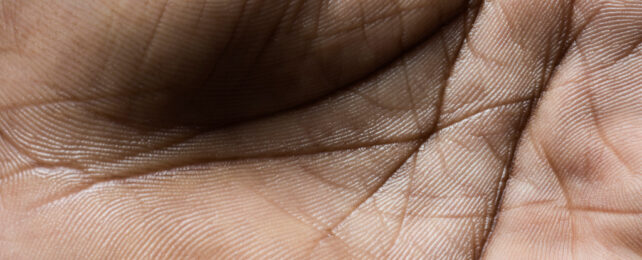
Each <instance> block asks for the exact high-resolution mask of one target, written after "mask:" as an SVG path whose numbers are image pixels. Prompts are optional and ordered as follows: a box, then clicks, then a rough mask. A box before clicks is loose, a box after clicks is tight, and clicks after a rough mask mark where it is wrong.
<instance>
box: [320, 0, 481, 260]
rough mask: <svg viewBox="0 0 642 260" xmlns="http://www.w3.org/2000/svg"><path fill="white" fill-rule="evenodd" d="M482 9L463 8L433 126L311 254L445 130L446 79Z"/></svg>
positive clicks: (476, 4)
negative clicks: (459, 37) (458, 39)
mask: <svg viewBox="0 0 642 260" xmlns="http://www.w3.org/2000/svg"><path fill="white" fill-rule="evenodd" d="M482 7H483V1H481V2H480V1H476V0H470V1H468V2H467V3H466V5H465V6H464V11H463V14H462V15H464V21H465V22H466V23H465V24H464V30H463V31H462V34H463V37H462V40H461V42H460V43H459V44H458V48H457V53H456V54H455V56H454V58H453V59H452V60H451V61H449V63H450V66H449V69H447V70H446V73H445V74H444V84H443V86H442V87H440V88H439V95H438V100H437V103H436V108H435V110H436V113H435V120H434V123H433V125H432V126H431V128H430V131H428V132H427V133H425V134H424V135H423V136H422V137H420V138H418V140H419V141H418V143H417V145H416V147H414V148H413V150H412V151H411V152H410V153H409V154H408V155H407V156H405V157H404V158H403V160H401V161H400V163H399V164H398V165H396V166H395V167H394V168H393V170H391V171H390V172H389V173H388V174H386V175H385V176H384V177H383V179H382V181H381V182H380V183H379V184H377V186H375V187H373V189H372V191H371V192H369V193H368V194H367V195H366V196H364V198H363V199H361V200H360V201H358V203H357V204H356V205H355V206H354V207H353V209H352V210H350V211H349V212H348V213H347V214H346V215H345V216H344V217H343V218H341V219H340V220H339V221H338V222H337V223H336V224H334V225H332V226H330V227H329V228H328V229H326V231H327V233H329V234H330V235H331V236H322V237H321V238H320V239H318V240H317V241H314V244H315V246H313V248H312V250H311V253H312V252H313V251H314V249H316V248H317V247H318V246H319V245H320V242H321V241H323V239H325V238H328V237H334V238H338V237H337V236H336V231H335V229H336V228H338V227H340V226H341V224H343V223H344V222H345V221H346V220H347V219H348V218H349V217H350V216H351V215H352V214H354V212H355V211H357V210H358V209H359V208H360V207H361V206H362V205H363V204H364V203H365V202H367V201H368V200H369V199H370V198H371V197H372V196H374V195H375V194H376V193H377V192H378V191H379V190H380V189H381V188H382V187H383V186H385V184H386V183H387V182H388V181H389V180H390V178H392V176H394V175H395V173H397V172H398V171H399V170H400V169H401V168H402V167H403V166H404V165H405V164H406V163H408V162H409V160H410V159H412V158H413V157H415V156H416V155H417V154H418V153H419V152H420V150H421V148H422V147H423V146H424V144H425V143H426V142H427V141H428V140H430V139H431V138H433V137H434V136H435V135H437V134H438V133H439V132H440V130H442V129H444V128H445V127H439V120H440V118H441V113H442V107H443V102H444V95H445V94H446V88H447V87H448V83H449V81H448V79H449V78H450V77H451V75H452V73H453V72H454V69H455V66H456V65H457V62H458V61H459V57H460V54H461V50H462V49H463V46H464V44H465V42H466V41H467V38H468V35H469V34H470V31H471V29H472V28H473V26H474V24H475V21H476V18H477V16H478V14H479V11H480V10H481V9H482ZM471 15H472V17H469V16H471ZM457 17H459V16H457ZM469 19H470V20H469ZM468 21H469V22H468ZM412 49H414V48H411V49H410V51H412ZM404 56H405V55H402V56H399V57H400V58H401V59H403V57H404ZM445 56H446V58H448V55H447V53H446V55H445ZM398 59H399V58H397V59H395V61H396V60H398ZM376 72H378V71H376ZM376 72H375V73H376ZM373 75H376V74H373ZM456 123H457V122H456Z"/></svg>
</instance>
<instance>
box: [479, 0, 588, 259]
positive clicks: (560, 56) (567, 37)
mask: <svg viewBox="0 0 642 260" xmlns="http://www.w3.org/2000/svg"><path fill="white" fill-rule="evenodd" d="M569 1H570V2H569V4H568V6H567V7H566V8H567V10H568V11H567V14H566V19H565V20H564V21H565V22H564V23H562V27H563V28H564V29H563V30H560V31H561V33H562V37H561V38H562V42H566V44H564V45H563V46H562V48H561V49H560V50H559V51H558V53H557V54H556V55H555V57H554V58H553V61H552V64H551V65H550V70H547V71H545V73H543V74H542V80H541V82H542V85H540V86H538V88H537V91H536V92H535V93H536V94H535V95H534V96H533V97H532V100H531V101H530V102H529V106H528V108H527V110H526V115H525V116H524V117H523V118H522V121H521V122H520V125H519V127H518V129H519V130H518V134H517V140H516V141H515V142H513V143H514V144H513V147H512V149H510V155H509V157H508V158H509V159H508V162H509V164H508V165H507V166H506V168H505V170H504V173H503V174H502V176H501V178H500V182H499V184H498V188H497V190H498V191H497V196H496V200H495V204H494V205H495V206H494V209H493V211H492V213H491V219H492V222H491V224H490V227H489V228H488V231H487V234H486V237H485V238H484V239H483V240H482V247H481V251H480V252H479V254H478V255H477V257H476V258H478V259H481V258H483V256H484V255H485V253H486V248H487V245H488V242H489V241H490V240H491V239H492V236H493V231H494V229H495V227H496V226H497V221H498V216H499V214H498V213H499V212H500V210H501V205H502V201H503V197H504V194H505V191H506V187H507V183H508V180H509V178H510V175H511V172H512V171H513V168H514V167H515V159H516V154H517V152H518V148H519V147H520V146H521V143H523V142H524V139H523V136H524V133H525V130H526V129H527V128H528V125H529V124H530V122H531V121H532V117H533V114H534V111H535V110H537V106H538V104H539V101H540V100H541V97H542V96H543V94H544V92H545V91H546V89H547V87H548V86H549V85H550V82H551V79H552V78H553V77H554V76H555V73H556V72H557V71H558V68H559V66H560V65H561V64H562V62H563V61H564V59H565V58H566V56H567V55H568V51H569V49H570V47H571V46H573V44H574V43H575V42H576V41H577V38H578V35H579V34H580V33H581V31H579V32H577V33H573V28H572V25H571V23H572V21H573V18H574V16H575V12H574V8H575V0H569ZM550 56H551V55H550V48H547V55H545V56H544V58H545V60H544V64H548V63H550V62H549V57H550Z"/></svg>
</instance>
